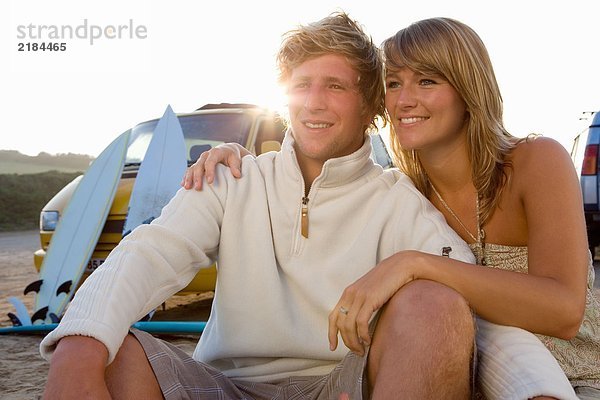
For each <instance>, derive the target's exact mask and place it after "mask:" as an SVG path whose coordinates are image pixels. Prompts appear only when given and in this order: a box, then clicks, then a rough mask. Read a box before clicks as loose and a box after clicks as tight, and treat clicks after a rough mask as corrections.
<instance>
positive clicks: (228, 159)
mask: <svg viewBox="0 0 600 400" xmlns="http://www.w3.org/2000/svg"><path fill="white" fill-rule="evenodd" d="M248 154H252V153H250V152H249V151H248V150H247V149H246V148H244V147H242V146H241V145H239V144H237V143H225V144H220V145H218V146H217V147H213V148H212V149H210V150H208V151H205V152H204V153H202V154H201V155H200V157H199V158H198V160H197V161H196V163H195V164H194V165H192V166H191V167H189V168H188V169H187V170H186V171H185V175H184V176H183V179H182V181H181V186H183V187H184V188H185V189H188V190H189V189H192V188H194V189H196V190H202V180H203V178H206V182H207V183H209V184H211V183H213V182H214V180H215V170H216V168H217V164H219V163H220V164H223V165H226V166H228V167H229V170H230V171H231V175H233V177H235V178H241V177H242V171H241V166H242V157H244V156H246V155H248Z"/></svg>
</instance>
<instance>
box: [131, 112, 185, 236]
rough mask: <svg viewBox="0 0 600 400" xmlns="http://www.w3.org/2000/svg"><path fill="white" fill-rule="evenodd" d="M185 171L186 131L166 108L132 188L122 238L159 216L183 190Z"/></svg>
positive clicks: (175, 116)
mask: <svg viewBox="0 0 600 400" xmlns="http://www.w3.org/2000/svg"><path fill="white" fill-rule="evenodd" d="M186 168H187V150H186V146H185V141H184V137H183V131H182V130H181V125H180V124H179V119H178V118H177V115H175V113H174V112H173V110H172V109H171V106H167V109H166V110H165V113H164V114H163V116H162V118H161V119H160V120H159V121H158V124H157V125H156V128H154V133H153V134H152V140H151V141H150V145H149V146H148V150H147V151H146V154H145V156H144V160H143V161H142V164H141V165H140V169H139V171H138V174H137V177H136V179H135V183H134V184H133V190H132V192H131V198H130V200H129V209H128V212H127V218H126V220H125V225H124V227H123V236H126V235H127V234H128V233H129V232H131V231H132V230H134V229H135V228H137V227H138V226H139V225H141V224H146V223H150V222H151V221H152V220H153V219H154V218H157V217H158V216H159V215H160V213H161V211H162V209H163V207H164V206H165V205H167V203H168V202H169V200H171V198H172V197H173V196H174V195H175V193H177V191H178V190H179V189H180V188H181V186H180V182H181V177H182V176H183V174H184V173H185V170H186Z"/></svg>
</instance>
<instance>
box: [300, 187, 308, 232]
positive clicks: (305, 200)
mask: <svg viewBox="0 0 600 400" xmlns="http://www.w3.org/2000/svg"><path fill="white" fill-rule="evenodd" d="M301 222H302V223H301V227H300V233H301V234H302V236H304V237H305V238H307V239H308V197H303V198H302V220H301Z"/></svg>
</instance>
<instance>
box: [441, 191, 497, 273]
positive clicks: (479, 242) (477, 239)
mask: <svg viewBox="0 0 600 400" xmlns="http://www.w3.org/2000/svg"><path fill="white" fill-rule="evenodd" d="M429 185H430V186H431V189H433V193H435V195H436V196H437V198H438V199H439V200H440V203H442V205H443V206H444V208H445V209H446V210H448V212H449V213H450V215H452V217H454V219H455V220H456V222H458V224H459V225H460V226H461V227H462V228H463V229H464V230H465V232H467V234H468V235H469V236H470V237H471V239H473V241H474V242H476V243H477V245H478V246H479V247H480V249H481V256H480V259H479V260H477V264H480V265H486V261H485V242H484V239H485V231H484V230H483V228H482V227H481V222H480V220H479V194H477V196H475V210H476V213H477V237H475V236H474V235H473V234H472V233H471V231H470V230H468V229H467V227H466V226H465V224H463V222H462V221H461V220H460V218H458V215H456V213H455V212H454V211H453V210H452V208H450V206H449V205H448V203H446V202H445V201H444V199H443V198H442V195H441V194H440V193H439V192H438V191H437V189H436V188H435V186H433V183H431V181H429Z"/></svg>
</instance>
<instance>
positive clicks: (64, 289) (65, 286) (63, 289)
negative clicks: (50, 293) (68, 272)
mask: <svg viewBox="0 0 600 400" xmlns="http://www.w3.org/2000/svg"><path fill="white" fill-rule="evenodd" d="M71 283H72V281H65V282H63V283H62V285H60V286H59V287H58V289H56V295H57V296H58V295H59V294H61V293H65V294H69V292H70V291H71Z"/></svg>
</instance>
